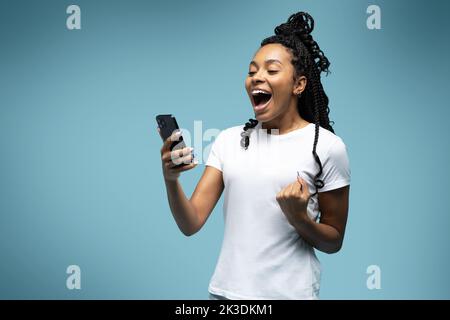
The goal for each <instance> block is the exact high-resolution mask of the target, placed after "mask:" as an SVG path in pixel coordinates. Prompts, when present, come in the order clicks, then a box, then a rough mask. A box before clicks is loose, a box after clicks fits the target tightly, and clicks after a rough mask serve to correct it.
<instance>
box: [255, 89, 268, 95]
mask: <svg viewBox="0 0 450 320" xmlns="http://www.w3.org/2000/svg"><path fill="white" fill-rule="evenodd" d="M258 93H264V94H271V93H270V92H267V91H264V90H259V89H257V90H253V91H252V94H253V95H254V94H258Z"/></svg>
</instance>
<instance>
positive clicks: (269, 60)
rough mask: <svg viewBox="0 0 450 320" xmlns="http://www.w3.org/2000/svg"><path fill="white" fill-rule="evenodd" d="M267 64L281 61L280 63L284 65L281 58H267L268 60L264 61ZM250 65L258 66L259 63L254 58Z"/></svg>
mask: <svg viewBox="0 0 450 320" xmlns="http://www.w3.org/2000/svg"><path fill="white" fill-rule="evenodd" d="M264 62H265V63H266V64H270V63H274V62H275V63H279V64H281V65H283V64H282V63H281V61H280V60H277V59H267V60H266V61H264ZM250 65H254V66H256V67H257V66H258V64H257V63H256V62H255V60H252V62H250Z"/></svg>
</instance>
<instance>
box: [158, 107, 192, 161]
mask: <svg viewBox="0 0 450 320" xmlns="http://www.w3.org/2000/svg"><path fill="white" fill-rule="evenodd" d="M156 122H157V123H158V128H159V133H160V135H161V138H162V140H163V141H165V140H166V139H167V138H169V137H170V136H171V135H172V134H173V132H174V131H175V130H179V129H180V127H179V126H178V123H177V119H175V117H174V116H172V115H171V114H160V115H157V116H156ZM185 147H186V144H185V143H184V140H183V136H181V137H180V139H178V140H177V141H174V142H173V143H172V144H171V146H170V151H174V150H179V149H183V148H185ZM188 164H189V163H181V164H179V165H176V166H175V168H178V167H181V166H185V165H188Z"/></svg>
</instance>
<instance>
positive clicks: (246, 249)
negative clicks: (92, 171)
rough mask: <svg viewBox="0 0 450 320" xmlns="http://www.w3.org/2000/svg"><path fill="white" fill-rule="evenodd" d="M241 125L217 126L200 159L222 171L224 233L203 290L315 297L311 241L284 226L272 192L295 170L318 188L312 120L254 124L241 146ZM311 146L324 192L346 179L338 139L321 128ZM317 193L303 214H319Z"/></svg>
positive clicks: (317, 277)
mask: <svg viewBox="0 0 450 320" xmlns="http://www.w3.org/2000/svg"><path fill="white" fill-rule="evenodd" d="M242 130H243V125H240V126H235V127H231V128H228V129H225V130H223V131H221V132H220V134H219V135H218V136H217V137H216V139H215V141H214V142H213V144H212V146H211V150H210V153H209V156H208V159H207V161H206V165H207V166H212V167H214V168H217V169H218V170H220V171H222V175H223V180H224V185H225V189H224V206H223V213H224V219H225V230H224V238H223V242H222V248H221V252H220V256H219V259H218V262H217V265H216V268H215V271H214V274H213V276H212V278H211V281H210V284H209V288H208V290H209V292H210V293H212V294H215V295H221V296H224V297H226V298H229V299H317V298H318V294H319V287H320V271H321V270H320V269H321V268H320V263H319V261H318V259H317V257H316V255H315V252H314V249H313V247H311V246H310V245H309V244H307V243H306V242H305V241H304V240H303V239H302V238H301V237H300V236H299V234H298V233H297V232H296V231H295V229H294V227H293V226H292V225H291V224H289V222H288V221H287V219H286V217H285V215H284V213H283V211H282V210H281V208H280V206H279V204H278V202H277V200H276V195H277V193H278V192H279V191H280V190H281V189H283V188H284V187H285V186H287V185H288V184H290V183H292V182H295V181H296V179H297V171H299V173H300V175H301V177H302V178H303V179H305V180H306V181H307V182H308V187H309V191H310V193H311V194H313V193H314V192H315V191H316V190H315V188H314V185H313V178H314V176H315V175H316V174H317V172H318V169H319V167H318V164H317V163H316V162H315V160H314V157H313V155H312V150H313V143H314V133H315V124H313V123H310V124H309V125H307V126H306V127H303V128H300V129H297V130H294V131H290V132H288V133H286V134H282V135H275V134H273V133H272V134H271V133H269V134H268V133H267V130H265V129H262V128H261V122H259V123H258V124H257V126H256V127H255V128H254V129H253V130H252V132H251V135H250V144H249V147H248V149H247V150H245V149H244V148H242V147H241V145H240V141H241V132H242ZM316 152H317V154H318V156H319V158H320V160H321V162H322V167H323V175H322V176H321V177H320V178H321V179H322V180H323V182H324V184H325V185H324V187H323V188H322V189H319V192H324V191H329V190H333V189H337V188H341V187H343V186H346V185H349V184H350V166H349V160H348V155H347V149H346V146H345V144H344V143H343V141H342V139H341V138H339V137H338V136H336V135H335V134H333V133H331V132H330V131H328V130H326V129H324V128H322V127H320V129H319V141H318V144H317V149H316ZM318 214H319V212H318V201H317V195H316V196H314V197H313V198H311V199H310V201H309V203H308V215H309V216H310V217H311V218H313V219H316V218H317V216H318Z"/></svg>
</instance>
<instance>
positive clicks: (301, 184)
mask: <svg viewBox="0 0 450 320" xmlns="http://www.w3.org/2000/svg"><path fill="white" fill-rule="evenodd" d="M310 197H311V195H310V193H309V189H308V184H307V183H306V181H305V180H303V179H302V178H300V177H297V181H295V182H293V183H291V184H288V185H287V186H286V187H285V188H283V189H282V190H281V191H280V192H278V194H277V196H276V199H277V201H278V204H279V205H280V207H281V210H282V211H283V213H284V215H285V216H286V218H287V220H288V221H289V223H290V224H292V225H294V224H296V223H299V222H301V221H305V219H308V220H309V219H310V218H309V217H308V214H307V207H308V201H309V199H310Z"/></svg>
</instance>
